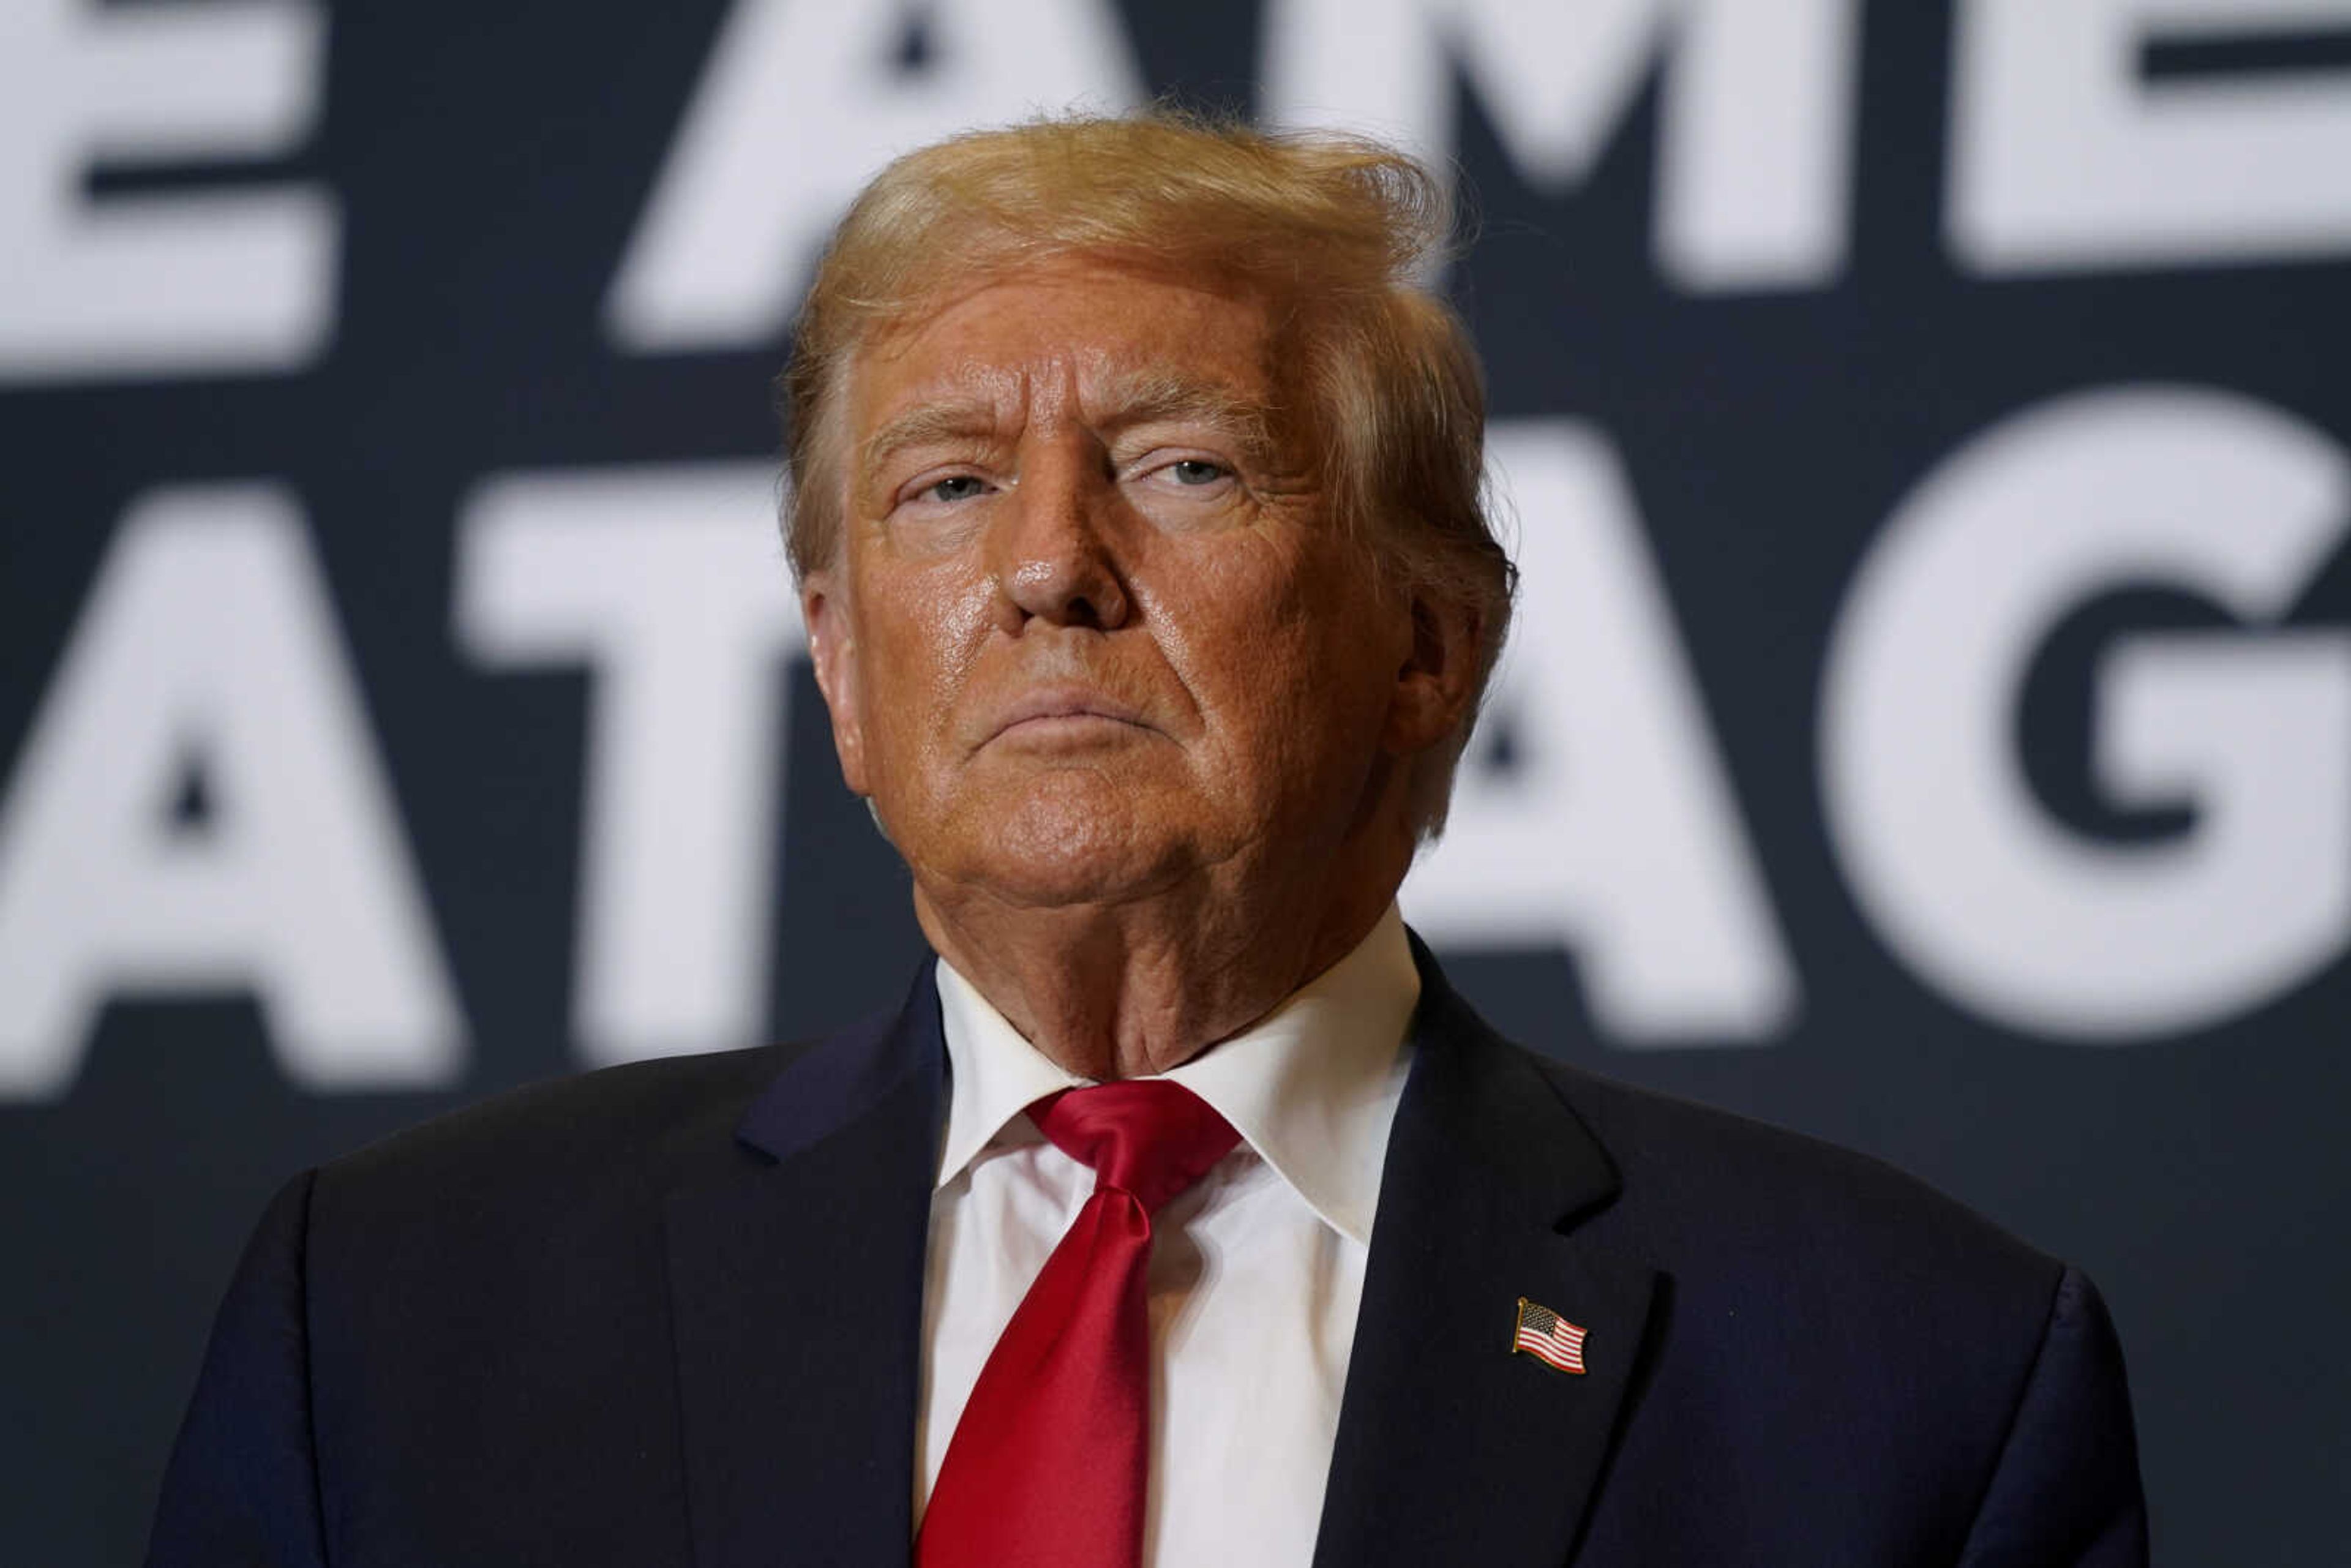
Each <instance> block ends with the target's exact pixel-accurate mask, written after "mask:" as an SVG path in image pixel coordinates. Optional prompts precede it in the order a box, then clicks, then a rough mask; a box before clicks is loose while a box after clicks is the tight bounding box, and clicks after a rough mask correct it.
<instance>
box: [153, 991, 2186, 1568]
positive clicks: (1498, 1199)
mask: <svg viewBox="0 0 2351 1568" xmlns="http://www.w3.org/2000/svg"><path fill="white" fill-rule="evenodd" d="M1419 956H1420V959H1421V964H1422V969H1423V974H1424V978H1425V982H1426V989H1425V992H1424V996H1423V998H1422V1002H1421V1006H1420V1009H1419V1012H1418V1014H1417V1016H1416V1020H1415V1024H1414V1029H1415V1040H1416V1045H1417V1055H1416V1060H1415V1061H1414V1064H1413V1068H1412V1072H1411V1076H1410V1079H1409V1082H1408V1084H1407V1087H1406V1089H1405V1095H1404V1100H1403V1103H1402V1106H1401V1108H1400V1109H1399V1111H1398V1113H1397V1115H1396V1121H1395V1132H1394V1134H1393V1137H1392V1140H1391V1142H1390V1145H1389V1150H1388V1156H1387V1166H1386V1172H1385V1176H1384V1184H1383V1186H1382V1188H1381V1193H1380V1204H1379V1214H1378V1218H1377V1221H1376V1224H1375V1228H1374V1236H1373V1240H1372V1249H1371V1257H1370V1263H1369V1270H1368V1274H1367V1276H1366V1278H1365V1281H1364V1298H1363V1308H1362V1312H1361V1316H1360V1318H1359V1321H1358V1325H1357V1329H1356V1335H1355V1343H1354V1351H1353V1361H1352V1364H1351V1366H1350V1370H1349V1374H1348V1379H1347V1385H1346V1391H1345V1395H1344V1399H1343V1407H1342V1410H1341V1413H1340V1419H1339V1431H1338V1440H1337V1445H1336V1448H1335V1449H1334V1451H1333V1453H1332V1460H1331V1474H1330V1484H1329V1489H1328V1491H1327V1493H1326V1496H1325V1500H1324V1504H1323V1513H1322V1535H1321V1539H1320V1542H1319V1544H1318V1546H1317V1550H1316V1552H1315V1558H1314V1561H1315V1563H1316V1564H1317V1565H1319V1568H1375V1565H1381V1564H1394V1565H1396V1568H1403V1565H1405V1564H1411V1565H1413V1568H1428V1565H1431V1564H1445V1565H1450V1564H1463V1565H1475V1568H1536V1565H1538V1564H1540V1565H1543V1568H1557V1565H1559V1564H1562V1563H1569V1562H1573V1563H1578V1564H1585V1565H1593V1568H1597V1565H1602V1564H1629V1563H1664V1564H1707V1565H1714V1564H1750V1563H1751V1564H1763V1563H1771V1564H1779V1563H1802V1564H1815V1563H1817V1564H1877V1563H1887V1564H1893V1563H1902V1564H1909V1563H1936V1564H1948V1563H1965V1564H1969V1565H1971V1568H1989V1565H1991V1564H1996V1563H1997V1564H2028V1563H2029V1564H2051V1563H2091V1564H2099V1565H2102V1568H2103V1565H2107V1564H2114V1565H2121V1564H2130V1563H2143V1562H2144V1561H2145V1557H2146V1540H2145V1518H2144V1512H2143V1509H2142V1504H2141V1500H2140V1494H2139V1481H2138V1466H2137V1455H2136V1451H2135V1447H2134V1442H2133V1437H2132V1429H2131V1417H2130V1408H2129V1403H2128V1399H2127V1396H2126V1393H2125V1389H2124V1381H2123V1370H2122V1363H2121V1357H2120V1354H2119V1352H2118V1350H2117V1348H2116V1342H2115V1337H2114V1333H2113V1331H2112V1329H2111V1327H2110V1326H2109V1324H2108V1322H2107V1320H2106V1316H2105V1310H2104V1309H2103V1308H2102V1307H2101V1305H2100V1304H2099V1301H2098V1298H2097V1294H2096V1292H2095V1291H2094V1290H2092V1288H2091V1286H2090V1284H2089V1282H2088V1281H2086V1280H2085V1279H2084V1278H2083V1277H2082V1276H2081V1275H2080V1274H2079V1273H2077V1272H2075V1271H2074V1270H2071V1269H2069V1268H2066V1267H2064V1265H2062V1264H2059V1263H2057V1262H2055V1261H2053V1260H2050V1259H2048V1258H2045V1257H2043V1256H2042V1255H2040V1254H2039V1253H2036V1252H2034V1251H2032V1250H2031V1249H2028V1248H2026V1247H2024V1246H2023V1245H2022V1244H2021V1243H2020V1242H2018V1241H2016V1240H2014V1239H2011V1238H2010V1237H2008V1236H2006V1235H2004V1234H2003V1233H2001V1231H1999V1230H1997V1229H1995V1228H1993V1227H1991V1225H1989V1224H1987V1223H1986V1222H1985V1221H1983V1220H1982V1219H1980V1218H1977V1217H1976V1216H1975V1215H1973V1214H1971V1213H1970V1212H1968V1211H1967V1210H1965V1209H1963V1208H1961V1207H1958V1206H1957V1205H1955V1204H1953V1203H1951V1202H1949V1201H1948V1200H1947V1199H1944V1198H1942V1197H1938V1196H1936V1195H1935V1194H1934V1193H1932V1192H1930V1191H1928V1189H1927V1188H1925V1187H1924V1186H1920V1185H1918V1184H1917V1183H1916V1182H1914V1181H1912V1180H1910V1179H1909V1178H1907V1177H1906V1176H1901V1175H1900V1174H1898V1173H1896V1172H1895V1171H1893V1170H1891V1169H1889V1168H1887V1167H1886V1166H1882V1165H1879V1164H1877V1163H1876V1162H1874V1161H1871V1160H1868V1159H1865V1158H1863V1157H1861V1156H1859V1155H1852V1154H1847V1153H1844V1152H1843V1151H1840V1150H1837V1149H1834V1148H1831V1147H1828V1146H1826V1145H1821V1144H1817V1143H1813V1142H1812V1141H1810V1140H1807V1139H1802V1138H1799V1137H1795V1136H1792V1135H1791V1134H1785V1133H1782V1132H1777V1131H1773V1130H1771V1129H1768V1128H1765V1127H1762V1126H1760V1125H1757V1124H1752V1123H1750V1122H1746V1121H1742V1120H1740V1119H1738V1118H1735V1117H1731V1116H1727V1115H1723V1114H1719V1113H1714V1112H1710V1111H1706V1110H1702V1109H1699V1108H1698V1107H1695V1106H1691V1105H1687V1104H1683V1103H1677V1102H1674V1101H1670V1100H1667V1099H1664V1098H1661V1097H1658V1096H1656V1095H1652V1094H1648V1093H1645V1092H1639V1091H1635V1090H1633V1089H1629V1088H1625V1087H1624V1086H1621V1085H1617V1084H1613V1083H1610V1082H1605V1081H1604V1080H1601V1079H1597V1078H1593V1077H1592V1076H1590V1075H1588V1074H1585V1073H1583V1072H1579V1071H1574V1070H1573V1069H1570V1068H1567V1067H1563V1066H1561V1065H1558V1064H1556V1063H1553V1062H1551V1061H1544V1060H1541V1059H1540V1058H1538V1057H1536V1056H1533V1055H1531V1054H1530V1053H1528V1052H1526V1051H1521V1050H1520V1049H1519V1048H1518V1047H1516V1046H1513V1045H1511V1044H1510V1043H1509V1042H1507V1041H1505V1040H1501V1039H1499V1037H1497V1036H1496V1035H1495V1034H1494V1033H1493V1032H1492V1031H1491V1030H1489V1029H1488V1028H1487V1026H1486V1025H1485V1024H1484V1023H1483V1022H1482V1021H1481V1020H1480V1019H1479V1018H1478V1017H1477V1016H1476V1015H1475V1014H1474V1013H1472V1012H1471V1011H1470V1009H1468V1007H1467V1005H1465V1004H1464V1003H1463V1002H1462V1001H1461V1000H1460V998H1458V997H1457V996H1456V995H1454V993H1453V992H1452V991H1451V990H1450V989H1449V988H1447V986H1446V984H1445V981H1444V979H1443V977H1442V976H1441V975H1440V974H1439V973H1438V972H1437V968H1436V967H1435V965H1434V963H1433V962H1432V961H1431V960H1430V959H1429V958H1428V956H1427V955H1426V951H1425V950H1421V951H1420V955H1419ZM945 1084H946V1051H945V1048H944V1044H943V1041H942V1038H941V1034H940V1027H939V1019H938V1006H937V1000H936V996H935V992H934V990H933V988H932V985H931V979H930V976H929V972H928V970H927V969H925V973H924V975H923V976H922V977H921V979H920V981H919V982H918V983H917V984H916V986H915V987H914V991H913V993H912V995H911V996H910V998H909V999H908V1001H907V1003H906V1005H905V1007H904V1009H902V1010H901V1011H899V1012H898V1013H897V1014H896V1015H895V1016H894V1017H890V1018H885V1019H877V1020H875V1021H873V1022H872V1023H869V1024H867V1025H863V1026H861V1027H859V1028H856V1029H853V1030H848V1031H846V1032H844V1033H841V1034H840V1035H837V1036H834V1037H832V1038H831V1039H829V1040H824V1041H821V1042H820V1043H819V1044H817V1045H816V1046H814V1047H813V1048H811V1049H808V1050H805V1051H793V1050H791V1049H789V1048H773V1049H769V1050H764V1051H746V1052H741V1053H737V1054H732V1055H725V1056H715V1057H703V1058H694V1059H686V1060H680V1061H662V1062H651V1063H645V1064H643V1065H639V1066H633V1067H624V1068H618V1069H613V1070H611V1071H604V1072H599V1073H595V1074H591V1075H590V1076H587V1077H584V1078H579V1079H574V1080H570V1081H569V1082H559V1083H555V1084H551V1085H548V1086H545V1087H541V1088H536V1089H531V1090H527V1091H524V1092H518V1093H515V1094H511V1095H507V1096H505V1097H503V1098H501V1099H498V1100H495V1101H492V1102H490V1103H486V1104H485V1105H483V1106H480V1107H478V1108H476V1109H475V1110H471V1111H468V1112H465V1113H460V1114H457V1115H455V1116H451V1117H447V1118H444V1119H443V1120H440V1121H438V1122H434V1123H432V1124H428V1125H426V1126H423V1127H421V1128H418V1129H416V1130H415V1131H413V1132H410V1133H406V1134H402V1135H400V1136H398V1137H395V1138H392V1139H391V1140H389V1141H388V1142H385V1143H382V1144H380V1145H376V1146H374V1147H372V1148H370V1149H367V1150H364V1151H362V1152H360V1153H359V1154H356V1155H351V1156H350V1157H349V1158H346V1159H343V1160H340V1161H337V1162H335V1163H333V1164H331V1165H329V1166H324V1167H322V1168H320V1169H319V1170H317V1171H315V1172H311V1173H308V1174H306V1175H305V1176H301V1177H299V1178H298V1179H297V1180H296V1181H294V1182H293V1183H292V1184H290V1185H289V1186H287V1188H286V1189H285V1190H284V1191H283V1192H282V1193H281V1194H280V1195H279V1196H278V1197H277V1200H276V1202H275V1203H274V1204H273V1205H272V1206H271V1207H270V1209H269V1210H268V1212H267V1214H266V1217H265V1218H264V1219H263V1220H262V1223H261V1226H260V1228H259V1230H258V1233H257V1234H256V1236H255V1238H254V1240H253V1243H252V1245H251V1247H250V1249H248V1251H247V1253H246V1258H245V1260H244V1261H243V1263H242V1265H241V1266H240V1269H239V1271H238V1273H237V1276H236V1280H235V1283H234V1285H233V1286H232V1287H231V1289H230V1291H229V1294H228V1297H227V1300H226V1302H225V1305H224V1306H223V1308H222V1310H221V1314H220V1320H219V1322H218V1325H217V1327H216V1328H215V1330H214V1337H213V1341H212V1345H211V1349H210V1351H209V1353H208V1355H207V1358H206V1361H205V1364H204V1372H203V1374H202V1377H201V1380H200V1382H199V1385H198V1387H197V1390H196V1394H195V1398H194V1402H193V1406H192V1408H191V1409H190V1411H189V1414H188V1417H187V1421H186V1424H185V1426H184V1427H183V1431H182V1433H181V1436H180V1440H179V1446H178V1448H177V1449H176V1451H175V1453H174V1455H173V1458H172V1464H171V1467H170V1469H169V1472H168V1474H167V1476H166V1478H165V1480H164V1485H163V1493H162V1504H161V1507H160V1510H159V1511H158V1514H157V1518H156V1523H155V1531H154V1536H153V1541H152V1548H151V1556H150V1562H151V1563H152V1564H153V1565H154V1568H176V1565H179V1564H207V1565H225V1564H232V1563H234V1564H238V1565H241V1568H243V1565H254V1564H319V1563H341V1564H361V1563H368V1564H373V1563H383V1564H393V1563H397V1564H461V1563H499V1564H509V1563H547V1564H550V1565H561V1568H584V1565H587V1564H594V1563H614V1564H628V1565H630V1568H647V1565H650V1564H659V1563H681V1564H683V1563H693V1564H696V1565H698V1568H781V1565H786V1564H800V1563H809V1564H824V1565H828V1568H849V1565H854V1564H883V1563H891V1564H900V1565H903V1564H904V1563H906V1562H907V1560H908V1542H909V1539H910V1536H911V1534H912V1528H913V1521H912V1498H913V1490H914V1487H913V1464H914V1435H913V1434H914V1411H915V1404H916V1398H917V1393H918V1382H919V1377H920V1364H921V1343H922V1341H921V1323H922V1293H923V1272H924V1260H925V1228H926V1225H927V1220H928V1216H929V1210H930V1199H931V1187H932V1182H933V1178H934V1174H935V1161H936V1158H937V1151H938V1146H939V1129H940V1122H941V1117H942V1114H943V1108H944V1104H945ZM1520 1296H1525V1297H1529V1298H1531V1299H1532V1300H1534V1301H1540V1302H1541V1303H1543V1304H1544V1305H1546V1306H1549V1307H1552V1308H1553V1309H1555V1310H1556V1311H1558V1312H1561V1313H1562V1314H1563V1315H1564V1316H1566V1317H1568V1318H1570V1319H1573V1321H1575V1322H1579V1323H1581V1324H1583V1326H1584V1327H1585V1328H1586V1329H1587V1330H1588V1331H1589V1337H1588V1338H1587V1340H1586V1342H1585V1348H1584V1356H1585V1361H1586V1364H1587V1365H1588V1367H1589V1371H1588V1372H1587V1373H1586V1374H1585V1375H1582V1376H1574V1375H1566V1374H1562V1373H1561V1372H1558V1371H1554V1370H1553V1369H1552V1368H1551V1367H1550V1366H1548V1365H1545V1364H1542V1363H1541V1362H1539V1361H1537V1360H1535V1359H1534V1358H1533V1357H1531V1356H1529V1355H1523V1354H1518V1355H1514V1354H1510V1333H1511V1330H1512V1328H1513V1326H1514V1324H1515V1314H1516V1304H1517V1301H1518V1299H1519V1298H1520Z"/></svg>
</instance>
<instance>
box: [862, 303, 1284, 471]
mask: <svg viewBox="0 0 2351 1568" xmlns="http://www.w3.org/2000/svg"><path fill="white" fill-rule="evenodd" d="M1272 359H1273V354H1272V343H1271V331H1270V316H1269V313H1268V311H1267V309H1266V308H1265V307H1264V306H1263V305H1262V304H1261V303H1260V302H1259V300H1258V299H1257V298H1254V297H1253V296H1251V295H1249V294H1246V293H1243V292H1241V291H1239V290H1237V289H1231V288H1226V287H1217V285H1215V284H1213V283H1209V282H1206V281H1188V280H1181V279H1175V278H1170V277H1160V276H1157V275H1155V274H1148V273H1143V272H1139V271H1136V270H1134V269H1132V268H1127V267H1115V266H1112V265H1110V264H1107V263H1101V262H1086V261H1071V260H1062V261H1055V262H1050V263H1044V264H1039V265H1035V266H1032V267H1029V268H1027V269H1024V270H1023V271H1020V272H1019V273H1015V274H1012V275H1010V276H1007V277H998V278H994V279H991V280H989V281H987V282H985V283H982V284H979V285H977V286H975V287H970V288H967V289H964V290H962V291H960V292H957V293H956V294H953V295H951V296H949V297H948V298H946V299H944V300H943V301H942V302H941V303H939V304H938V305H937V306H935V308H932V309H930V310H929V311H927V312H925V314H924V315H922V316H921V317H919V318H917V319H914V320H913V321H910V322H908V323H906V324H904V325H902V326H899V327H898V328H896V329H893V330H891V331H889V332H887V333H885V334H883V335H881V336H879V337H877V338H876V339H875V340H873V341H872V342H871V343H869V344H868V345H867V346H866V347H865V348H864V349H863V350H861V351H860V352H859V353H858V354H857V355H856V356H855V358H854V359H853V360H852V362H851V366H850V371H851V373H850V377H849V387H848V389H847V390H848V397H847V399H846V402H847V404H848V409H847V412H848V413H849V424H850V429H851V432H852V435H853V436H854V437H856V438H862V437H863V436H864V435H866V434H870V433H871V432H872V431H873V430H875V429H876V428H877V427H879V426H880V425H882V424H883V423H886V422H889V421H892V420H894V419H897V418H899V417H901V416H903V415H904V414H906V413H910V412H913V411H915V410H918V409H921V408H924V407H926V406H931V405H949V404H951V405H958V406H970V407H974V408H981V407H984V408H987V409H989V410H992V411H994V412H995V413H998V415H1000V416H1005V417H1013V418H1035V417H1040V416H1042V417H1047V418H1077V419H1081V420H1086V419H1097V418H1102V417H1105V416H1111V415H1114V414H1115V413H1117V412H1118V407H1117V405H1118V404H1119V403H1121V402H1125V401H1130V400H1133V399H1136V398H1140V397H1145V396H1150V395H1153V394H1155V393H1157V394H1164V392H1165V389H1167V388H1168V387H1170V386H1192V387H1197V388H1201V389H1207V390H1219V389H1220V390H1222V391H1223V392H1227V393H1228V394H1229V395H1230V396H1232V397H1234V398H1236V399H1240V400H1246V401H1249V402H1258V403H1263V402H1271V401H1272V399H1271V397H1270V393H1271V391H1272V381H1273V369H1272Z"/></svg>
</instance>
